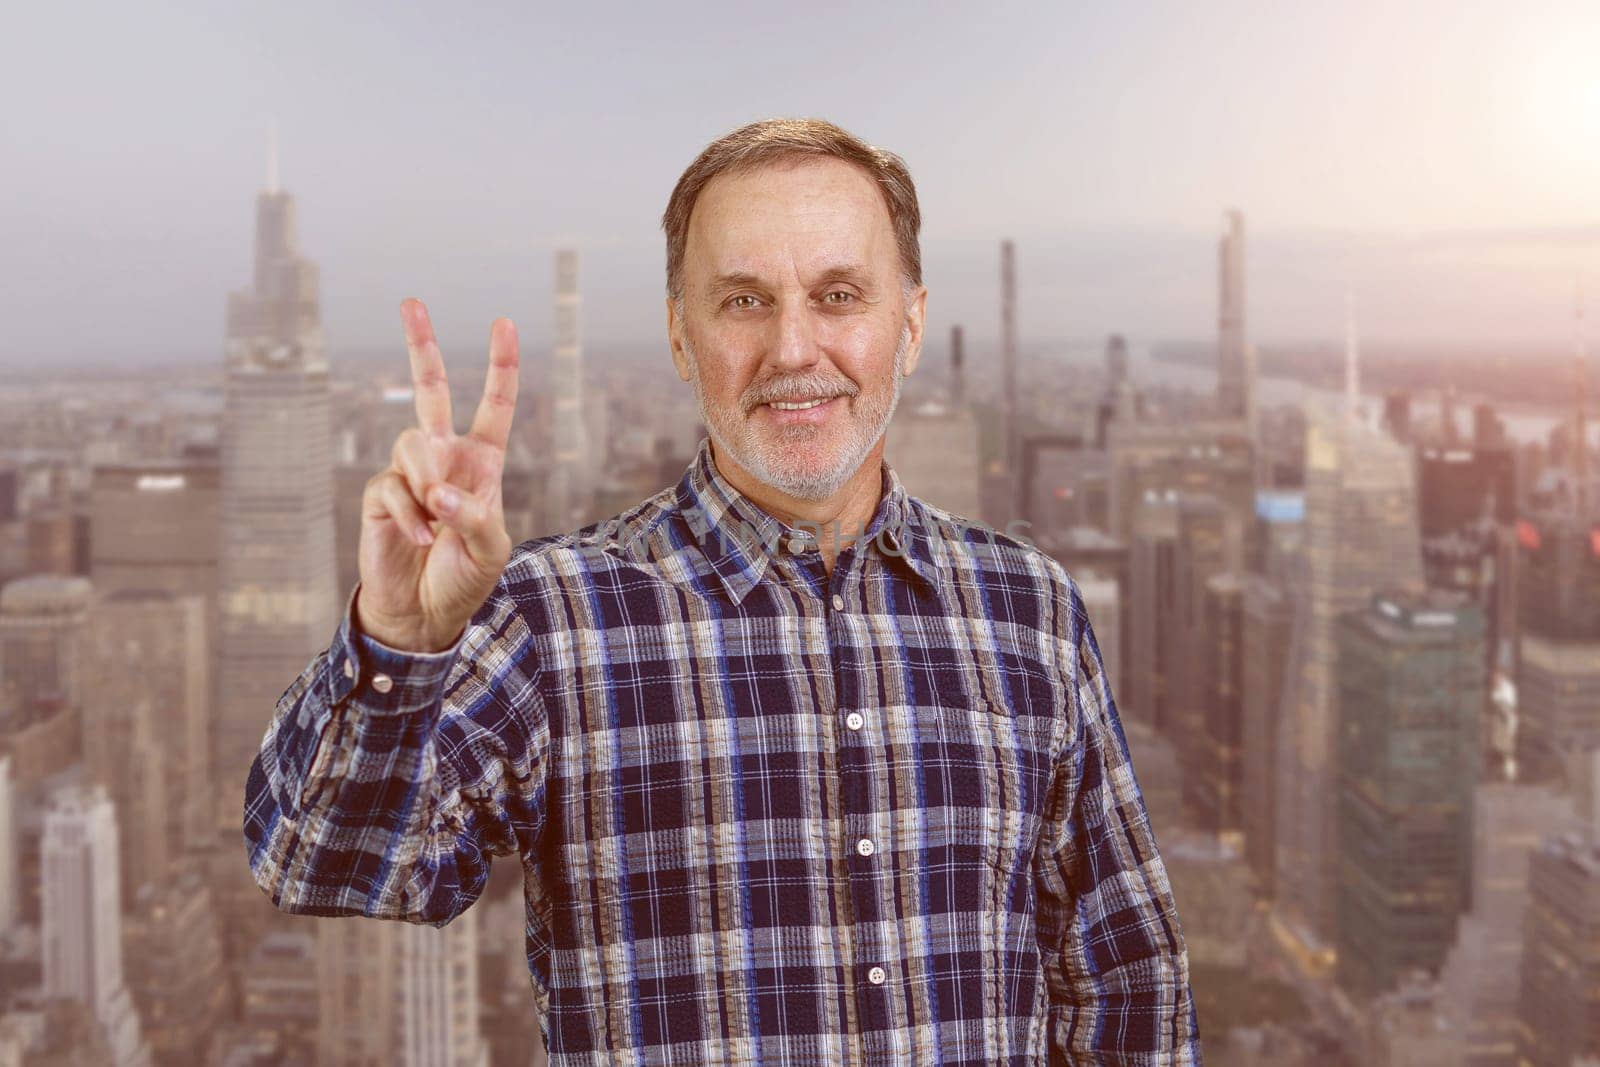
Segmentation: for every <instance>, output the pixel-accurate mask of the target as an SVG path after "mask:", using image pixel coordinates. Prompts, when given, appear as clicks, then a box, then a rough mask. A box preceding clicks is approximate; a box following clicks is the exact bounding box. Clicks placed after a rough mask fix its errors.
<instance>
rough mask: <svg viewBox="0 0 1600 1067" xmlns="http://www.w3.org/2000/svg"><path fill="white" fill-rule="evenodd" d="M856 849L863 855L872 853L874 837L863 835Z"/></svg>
mask: <svg viewBox="0 0 1600 1067" xmlns="http://www.w3.org/2000/svg"><path fill="white" fill-rule="evenodd" d="M856 851H857V852H859V853H861V854H862V855H863V856H870V855H872V838H870V837H863V838H862V839H861V840H860V841H857V842H856Z"/></svg>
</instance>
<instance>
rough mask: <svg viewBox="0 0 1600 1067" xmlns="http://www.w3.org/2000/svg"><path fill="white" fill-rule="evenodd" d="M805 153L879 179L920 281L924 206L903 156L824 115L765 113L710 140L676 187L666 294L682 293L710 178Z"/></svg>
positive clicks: (910, 270)
mask: <svg viewBox="0 0 1600 1067" xmlns="http://www.w3.org/2000/svg"><path fill="white" fill-rule="evenodd" d="M806 156H818V157H832V158H835V159H842V160H844V161H845V162H847V163H853V164H855V165H856V166H857V167H860V168H861V169H862V170H863V171H865V172H866V174H867V176H868V177H869V178H871V179H873V180H874V181H875V182H877V185H878V189H879V191H881V192H882V193H883V199H884V203H885V204H886V205H887V206H888V208H889V221H890V223H891V224H892V225H893V227H894V236H895V244H896V245H897V246H898V247H899V250H900V269H901V271H902V273H903V274H904V275H905V278H906V280H907V281H908V282H909V283H910V284H911V285H912V286H918V285H921V284H922V245H921V244H920V242H919V241H918V237H917V234H918V232H919V231H920V230H921V229H922V211H921V209H920V208H918V206H917V187H916V186H915V185H914V184H913V183H912V181H911V172H910V171H909V170H908V169H907V168H906V163H905V160H903V159H901V158H900V157H899V156H897V155H895V154H894V153H893V152H890V151H888V150H887V149H884V148H878V147H875V146H873V145H870V144H867V143H866V142H865V141H863V140H861V139H860V138H859V137H857V136H855V135H854V134H852V133H850V132H849V131H847V130H843V129H841V128H839V127H838V126H835V125H834V124H833V123H831V122H828V121H826V120H825V119H765V120H763V121H761V122H752V123H750V124H749V125H746V126H741V127H739V128H738V129H737V130H734V131H733V132H732V133H728V134H724V135H723V136H721V137H719V138H717V139H716V140H715V141H712V142H711V143H710V144H709V145H707V146H706V147H705V150H704V151H703V152H701V153H700V154H699V155H698V156H696V157H695V160H694V162H693V163H691V164H689V169H687V170H685V171H684V172H683V176H682V177H680V178H679V179H678V184H677V185H676V186H674V187H673V189H672V196H671V198H670V199H668V201H667V210H666V212H665V213H664V214H663V215H662V216H661V228H662V229H663V230H665V231H666V233H667V295H668V296H669V297H671V298H672V299H674V300H681V299H682V297H683V250H684V246H685V245H686V244H687V243H688V240H689V215H690V213H692V212H693V211H694V202H695V200H696V199H698V198H699V196H700V190H702V189H704V188H705V187H706V183H708V182H709V181H711V179H712V178H715V177H716V176H717V175H719V174H725V173H738V172H742V171H750V170H754V169H756V168H757V167H761V166H765V165H767V164H772V163H777V162H780V161H783V160H790V159H796V158H802V157H806Z"/></svg>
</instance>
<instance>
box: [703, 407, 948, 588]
mask: <svg viewBox="0 0 1600 1067" xmlns="http://www.w3.org/2000/svg"><path fill="white" fill-rule="evenodd" d="M880 467H881V471H882V476H883V493H882V495H881V496H880V497H879V500H878V507H877V509H876V510H875V511H874V512H873V515H872V518H871V520H870V521H868V523H867V528H866V530H865V532H864V534H863V537H862V539H863V540H864V541H866V542H867V546H868V548H867V551H870V552H875V553H877V554H878V555H879V556H881V557H883V558H884V559H885V560H886V561H888V562H889V565H890V566H898V567H900V568H901V569H902V570H904V571H906V572H907V573H909V574H910V575H912V576H913V577H915V578H918V579H921V580H922V581H925V582H928V583H930V584H932V583H933V581H934V575H935V573H936V572H935V565H934V561H933V554H932V546H931V542H930V538H929V532H928V530H927V528H926V516H924V515H923V513H922V511H921V509H920V508H918V507H917V506H916V501H915V499H914V498H913V497H912V496H911V495H910V494H909V493H907V492H906V489H905V486H904V485H903V484H902V483H901V481H900V477H899V475H897V474H896V473H895V471H894V468H892V467H891V466H889V464H888V462H887V461H884V462H882V463H881V465H880ZM677 505H678V513H679V516H680V517H681V518H682V520H683V522H684V524H685V526H686V528H687V531H688V539H689V540H691V541H693V542H694V544H695V545H696V547H697V548H698V549H699V551H700V554H701V555H702V556H704V557H705V560H706V562H707V563H708V564H709V565H710V567H711V570H712V572H713V573H714V574H715V575H716V576H717V579H718V580H719V581H720V583H721V585H722V588H723V591H724V592H726V593H727V595H728V597H729V598H730V599H731V600H732V601H733V602H734V603H735V604H737V603H739V602H740V601H741V600H743V599H744V597H745V595H746V594H747V593H749V592H750V590H751V589H753V588H754V587H755V586H756V584H757V583H759V582H760V581H761V579H762V578H763V577H765V575H766V572H767V565H768V564H769V562H770V561H771V559H772V555H773V554H774V553H776V552H784V551H788V545H789V542H790V541H791V539H794V538H797V537H798V538H804V537H808V536H809V535H810V531H808V530H806V529H805V528H803V527H801V528H795V527H791V526H789V525H788V524H786V523H784V522H783V521H782V520H780V519H778V518H776V517H775V516H773V515H771V514H769V513H768V512H766V511H764V510H763V509H762V508H761V507H760V506H759V505H757V504H756V503H755V502H754V501H752V500H751V499H750V498H749V497H747V496H745V495H744V494H743V493H741V492H739V490H738V489H736V488H734V486H733V485H732V483H730V482H729V481H728V480H727V479H726V478H725V477H723V475H722V472H721V471H719V470H717V465H716V462H715V460H713V459H712V455H711V439H710V437H705V438H702V439H701V441H700V447H699V449H698V450H697V451H696V452H695V456H694V459H693V460H691V461H690V463H689V467H688V469H687V470H686V471H684V474H683V477H682V478H681V479H680V480H679V482H678V486H677Z"/></svg>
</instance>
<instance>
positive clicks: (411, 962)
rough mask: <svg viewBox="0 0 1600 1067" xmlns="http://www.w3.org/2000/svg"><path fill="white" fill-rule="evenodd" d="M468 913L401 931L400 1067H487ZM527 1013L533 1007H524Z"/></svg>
mask: <svg viewBox="0 0 1600 1067" xmlns="http://www.w3.org/2000/svg"><path fill="white" fill-rule="evenodd" d="M481 914H482V912H481V911H480V910H479V909H477V908H469V909H468V910H467V911H466V912H464V913H463V914H462V915H460V916H459V917H458V918H456V919H455V920H454V921H452V922H451V923H450V925H449V926H448V927H445V928H442V929H440V928H435V927H431V926H424V925H409V924H408V925H406V926H404V927H402V928H401V929H400V973H399V990H398V997H399V1011H400V1017H401V1024H402V1032H401V1034H400V1035H399V1042H400V1055H399V1056H397V1057H396V1058H395V1061H394V1062H396V1063H398V1064H400V1065H401V1067H489V1045H488V1043H487V1042H486V1041H485V1040H484V1038H483V1031H482V1029H481V1027H480V1026H479V1023H478V1008H479V1004H480V1003H481V998H480V995H479V991H478V925H479V921H480V916H481ZM528 1009H529V1010H530V1011H533V1010H536V1009H535V1005H534V1004H532V1003H530V1004H529V1005H528Z"/></svg>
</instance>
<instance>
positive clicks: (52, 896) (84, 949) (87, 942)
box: [39, 785, 150, 1067]
mask: <svg viewBox="0 0 1600 1067" xmlns="http://www.w3.org/2000/svg"><path fill="white" fill-rule="evenodd" d="M39 847H40V851H41V853H42V863H41V866H42V873H43V877H44V885H43V887H42V892H41V894H40V897H41V904H42V916H41V918H42V926H43V948H44V960H43V963H44V990H45V994H46V995H47V996H57V997H70V998H72V999H74V1000H77V1001H80V1002H82V1003H84V1004H87V1005H88V1006H89V1007H90V1009H91V1010H92V1011H93V1012H94V1016H95V1018H96V1019H98V1020H99V1022H100V1025H101V1026H102V1027H103V1028H104V1029H105V1033H106V1042H107V1044H108V1045H109V1046H110V1048H111V1051H112V1054H113V1056H114V1063H115V1067H149V1063H150V1050H149V1048H148V1047H147V1046H146V1045H145V1043H144V1039H143V1038H142V1037H141V1035H140V1033H139V1017H138V1015H137V1014H136V1013H135V1012H134V1007H133V998H132V997H131V996H129V994H128V988H127V985H126V984H125V983H124V982H123V975H122V918H121V910H120V900H119V897H120V893H121V891H120V889H119V887H118V877H117V852H118V848H117V823H116V815H115V812H114V810H113V808H112V805H111V799H110V797H109V796H107V794H106V791H105V787H104V786H100V785H93V786H82V787H80V786H75V785H68V786H63V787H62V788H61V789H60V790H59V791H58V792H57V793H56V795H55V801H54V804H53V805H52V807H51V809H50V810H49V811H48V812H47V813H46V815H45V822H44V836H43V838H42V840H41V842H40V846H39Z"/></svg>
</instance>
